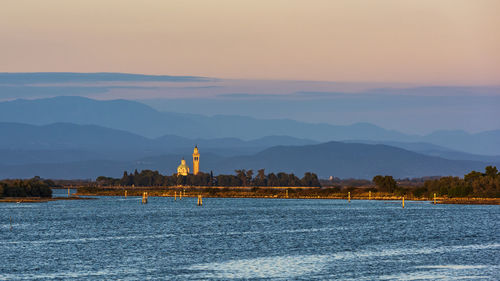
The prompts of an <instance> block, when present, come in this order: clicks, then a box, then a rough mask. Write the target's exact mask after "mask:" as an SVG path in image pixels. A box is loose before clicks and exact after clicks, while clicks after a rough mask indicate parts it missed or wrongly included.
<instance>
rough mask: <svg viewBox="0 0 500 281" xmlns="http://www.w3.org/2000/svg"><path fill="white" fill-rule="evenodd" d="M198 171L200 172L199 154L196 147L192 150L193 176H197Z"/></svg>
mask: <svg viewBox="0 0 500 281" xmlns="http://www.w3.org/2000/svg"><path fill="white" fill-rule="evenodd" d="M199 171H200V153H199V152H198V146H195V147H194V150H193V174H194V175H197V174H198V172H199Z"/></svg>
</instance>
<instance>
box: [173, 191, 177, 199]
mask: <svg viewBox="0 0 500 281" xmlns="http://www.w3.org/2000/svg"><path fill="white" fill-rule="evenodd" d="M174 201H177V191H174Z"/></svg>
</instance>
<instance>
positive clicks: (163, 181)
mask: <svg viewBox="0 0 500 281" xmlns="http://www.w3.org/2000/svg"><path fill="white" fill-rule="evenodd" d="M235 172H236V173H235V175H218V176H214V175H213V173H210V174H207V173H202V172H200V173H198V175H192V174H190V175H188V176H185V177H184V176H177V174H173V175H171V176H163V175H161V174H160V173H159V172H158V171H151V170H143V171H141V172H140V173H139V172H137V170H136V171H135V172H134V173H130V174H129V173H127V172H124V173H123V176H122V178H121V179H116V178H110V177H98V178H97V184H98V185H100V186H117V185H121V186H132V185H134V186H175V185H188V186H227V187H234V186H261V187H272V186H303V187H319V186H321V185H320V182H319V179H318V176H317V175H316V174H314V173H305V174H304V176H303V177H302V178H298V177H297V176H295V175H294V174H287V173H278V174H274V173H269V174H265V172H264V169H261V170H258V171H257V174H256V175H255V176H254V172H253V170H248V171H247V170H236V171H235Z"/></svg>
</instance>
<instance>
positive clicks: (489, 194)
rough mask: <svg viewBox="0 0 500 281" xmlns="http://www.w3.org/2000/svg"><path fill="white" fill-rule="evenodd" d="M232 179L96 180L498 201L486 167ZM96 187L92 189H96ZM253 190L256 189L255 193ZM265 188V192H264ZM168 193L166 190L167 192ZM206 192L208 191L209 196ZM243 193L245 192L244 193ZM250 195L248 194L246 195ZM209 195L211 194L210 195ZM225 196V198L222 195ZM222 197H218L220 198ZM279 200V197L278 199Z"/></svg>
mask: <svg viewBox="0 0 500 281" xmlns="http://www.w3.org/2000/svg"><path fill="white" fill-rule="evenodd" d="M235 172H236V173H235V174H234V175H218V176H214V175H213V174H212V173H210V174H206V173H199V174H198V175H196V176H195V175H188V176H187V177H182V176H177V175H176V174H174V175H172V176H163V175H161V174H159V173H158V172H157V171H151V170H144V171H142V172H140V173H139V172H137V171H135V172H134V173H130V174H129V173H127V172H124V174H123V177H122V178H121V179H116V178H109V177H99V178H98V179H97V182H96V184H97V186H101V187H106V186H136V187H156V188H159V189H160V188H165V187H175V186H179V185H186V186H192V187H211V186H213V187H226V188H225V189H213V188H212V189H213V190H212V189H210V188H209V189H206V190H205V192H208V193H210V194H211V193H218V194H219V195H221V194H223V193H231V192H233V191H234V190H236V189H234V190H232V189H231V188H234V187H254V189H252V190H253V191H252V192H253V193H255V194H257V193H259V192H260V193H262V194H267V195H273V194H274V193H275V192H274V191H272V189H270V188H271V187H321V189H303V190H302V189H293V191H292V190H290V195H291V196H292V195H296V196H306V197H307V196H313V197H316V196H324V197H335V196H342V194H344V195H345V194H347V192H351V195H352V196H358V197H359V196H360V197H363V196H366V195H367V193H368V192H369V191H370V192H372V193H377V195H376V194H373V195H374V196H407V198H415V199H417V198H432V197H433V195H434V193H435V194H436V195H437V196H438V197H448V198H456V197H482V198H500V173H499V172H498V170H497V168H496V167H493V166H488V167H486V169H485V171H484V173H481V172H476V171H472V172H470V173H468V174H466V175H465V176H464V177H463V178H459V177H431V178H429V177H427V178H416V179H394V178H393V177H392V176H389V175H385V176H382V175H377V176H375V177H373V179H372V181H369V180H359V179H343V180H341V179H339V178H331V179H330V180H321V183H320V181H319V180H318V177H317V176H316V174H313V173H305V175H304V176H303V177H302V178H298V177H297V176H295V175H294V174H287V173H277V174H274V173H269V174H265V172H264V170H259V171H258V172H257V174H256V175H254V173H253V171H252V170H248V171H246V170H236V171H235ZM97 186H96V187H97ZM257 187H260V188H258V189H257ZM266 188H267V189H266ZM167 189H168V188H167ZM209 190H212V191H210V192H209ZM245 192H246V191H245ZM249 192H250V191H249ZM212 195H213V194H212ZM226 195H227V194H226ZM221 196H222V195H221ZM280 196H281V195H280Z"/></svg>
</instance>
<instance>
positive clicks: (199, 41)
mask: <svg viewBox="0 0 500 281" xmlns="http://www.w3.org/2000/svg"><path fill="white" fill-rule="evenodd" d="M499 11H500V1H498V0H491V1H483V0H467V1H462V0H449V1H444V0H443V1H441V0H429V1H427V0H416V1H410V0H408V1H402V0H393V1H384V0H378V1H370V0H363V1H357V0H345V1H334V0H324V1H321V0H308V1H305V0H304V1H294V0H249V1H243V0H242V1H237V0H227V1H225V0H213V1H208V0H199V1H190V0H180V1H168V0H144V1H139V0H81V1H76V0H74V1H68V0H43V1H41V0H1V7H0V72H32V71H77V72H101V71H110V72H111V71H113V72H130V73H145V74H167V75H202V76H209V77H221V78H253V79H298V80H325V81H351V82H353V81H369V82H409V83H425V84H461V85H464V84H465V85H478V84H490V85H491V84H495V85H499V84H500V51H499V50H500V16H499V15H498V12H499Z"/></svg>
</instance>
